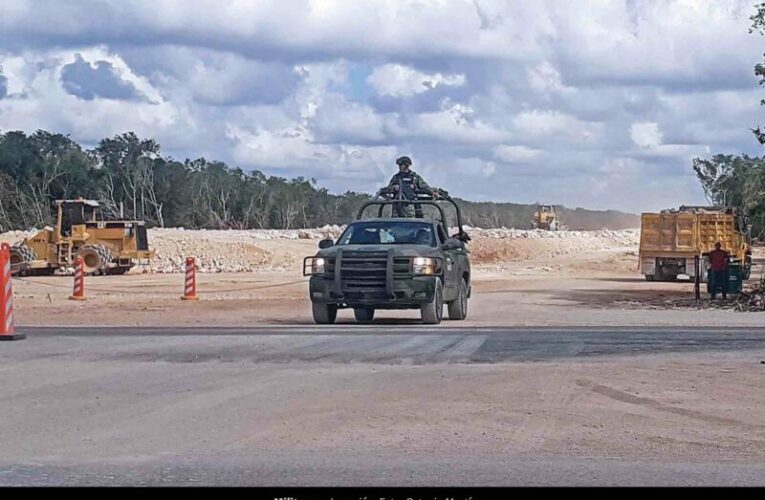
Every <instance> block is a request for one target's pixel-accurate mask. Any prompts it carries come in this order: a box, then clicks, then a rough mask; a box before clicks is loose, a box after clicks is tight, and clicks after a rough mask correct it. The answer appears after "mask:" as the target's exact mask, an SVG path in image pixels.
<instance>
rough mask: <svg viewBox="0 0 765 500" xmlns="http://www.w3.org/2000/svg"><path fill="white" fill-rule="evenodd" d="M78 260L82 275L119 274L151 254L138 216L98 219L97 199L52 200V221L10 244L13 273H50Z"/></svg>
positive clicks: (143, 226)
mask: <svg viewBox="0 0 765 500" xmlns="http://www.w3.org/2000/svg"><path fill="white" fill-rule="evenodd" d="M78 257H80V258H82V260H83V264H84V270H85V272H86V273H87V274H124V273H126V272H127V271H129V270H130V269H131V268H132V267H133V266H135V265H136V264H140V263H144V262H148V261H149V260H150V259H151V258H152V257H154V251H153V250H150V249H149V240H148V236H147V232H146V223H145V222H144V221H137V220H131V221H118V220H104V219H103V217H102V215H101V209H100V205H99V204H98V202H96V201H93V200H85V199H82V198H79V199H74V200H57V201H56V225H55V227H46V228H45V229H43V230H42V231H40V232H38V233H37V234H35V235H34V236H32V237H31V238H27V239H25V240H24V241H23V242H22V243H20V244H18V245H14V246H12V247H11V272H12V273H13V274H14V275H21V276H26V275H52V274H53V273H54V272H55V271H56V270H57V269H61V268H67V267H71V266H73V265H74V264H75V261H76V259H77V258H78Z"/></svg>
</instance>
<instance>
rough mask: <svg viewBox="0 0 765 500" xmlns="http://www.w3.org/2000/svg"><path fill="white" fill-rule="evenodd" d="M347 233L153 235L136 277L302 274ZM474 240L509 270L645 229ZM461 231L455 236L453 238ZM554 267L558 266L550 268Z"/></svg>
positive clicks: (492, 233)
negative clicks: (194, 268) (189, 270)
mask: <svg viewBox="0 0 765 500" xmlns="http://www.w3.org/2000/svg"><path fill="white" fill-rule="evenodd" d="M343 229H344V227H343V226H337V225H332V226H330V225H327V226H324V227H320V228H312V229H289V230H283V229H247V230H207V229H198V230H197V229H195V230H187V229H183V228H161V229H160V228H155V229H150V230H149V244H150V246H151V247H152V248H154V249H155V250H156V258H155V259H153V260H152V262H151V264H150V265H149V266H148V268H144V269H142V270H138V269H136V270H135V271H136V272H142V271H143V272H153V273H181V272H183V271H184V265H185V264H184V263H185V258H186V257H187V256H194V257H196V258H197V264H198V266H199V270H200V271H201V272H210V273H214V272H251V271H265V270H291V271H295V270H299V269H300V268H301V265H302V260H303V257H305V256H308V255H311V254H313V253H315V252H316V250H317V245H318V241H319V240H321V239H324V238H331V239H337V238H338V237H339V236H340V234H341V233H342V231H343ZM465 231H466V232H467V233H468V234H469V235H470V236H471V238H472V241H471V242H470V244H469V249H470V252H471V259H472V262H473V263H474V264H475V265H481V264H504V263H510V262H515V261H523V260H530V259H538V258H547V257H555V256H558V255H563V254H569V253H573V252H580V251H581V252H586V251H594V250H605V249H611V248H623V247H636V246H637V245H638V243H639V239H640V230H639V229H627V230H620V231H610V230H601V231H542V230H520V229H506V228H500V229H481V228H474V227H465ZM35 232H36V231H34V230H30V231H27V232H24V231H12V232H8V233H3V234H0V242H8V243H11V244H16V243H19V242H21V241H22V240H23V239H24V238H25V237H29V236H31V235H32V234H34V233H35ZM454 233H456V229H452V230H450V234H454ZM550 264H554V262H552V261H551V262H550Z"/></svg>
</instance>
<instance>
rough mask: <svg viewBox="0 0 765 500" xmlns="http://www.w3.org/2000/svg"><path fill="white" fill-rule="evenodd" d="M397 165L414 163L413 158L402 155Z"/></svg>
mask: <svg viewBox="0 0 765 500" xmlns="http://www.w3.org/2000/svg"><path fill="white" fill-rule="evenodd" d="M396 165H409V166H411V165H412V159H411V158H409V157H408V156H402V157H400V158H398V159H397V160H396Z"/></svg>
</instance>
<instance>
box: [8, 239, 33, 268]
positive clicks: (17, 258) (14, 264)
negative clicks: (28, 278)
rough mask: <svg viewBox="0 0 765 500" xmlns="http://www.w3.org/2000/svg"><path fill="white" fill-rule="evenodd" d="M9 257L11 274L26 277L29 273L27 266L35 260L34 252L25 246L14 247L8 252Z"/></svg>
mask: <svg viewBox="0 0 765 500" xmlns="http://www.w3.org/2000/svg"><path fill="white" fill-rule="evenodd" d="M10 255H11V274H13V275H26V274H27V273H28V272H29V269H28V268H27V264H29V263H30V262H32V261H33V260H37V254H35V251H34V250H32V249H31V248H29V247H28V246H26V245H14V246H12V247H11V250H10Z"/></svg>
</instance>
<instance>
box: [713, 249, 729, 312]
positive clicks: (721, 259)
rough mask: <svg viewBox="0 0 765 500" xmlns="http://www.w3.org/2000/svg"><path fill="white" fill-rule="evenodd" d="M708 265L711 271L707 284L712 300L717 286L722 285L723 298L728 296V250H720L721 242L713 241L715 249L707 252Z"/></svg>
mask: <svg viewBox="0 0 765 500" xmlns="http://www.w3.org/2000/svg"><path fill="white" fill-rule="evenodd" d="M708 258H709V267H710V268H711V269H712V272H711V273H710V276H709V286H710V289H711V293H712V300H715V295H716V294H717V287H722V297H723V300H726V299H727V298H728V252H726V251H725V250H722V244H721V243H720V242H719V241H718V242H717V243H715V249H714V250H712V251H711V252H709V257H708Z"/></svg>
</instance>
